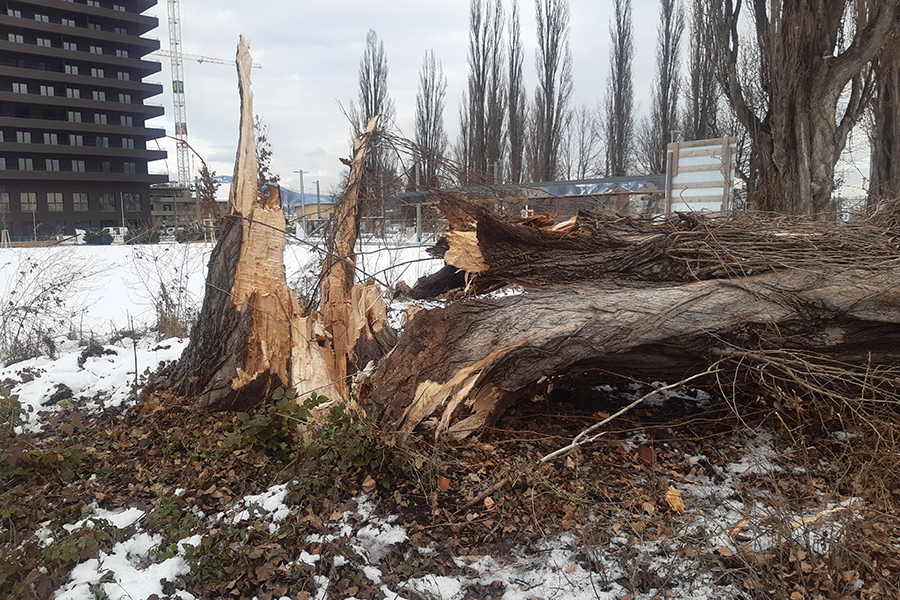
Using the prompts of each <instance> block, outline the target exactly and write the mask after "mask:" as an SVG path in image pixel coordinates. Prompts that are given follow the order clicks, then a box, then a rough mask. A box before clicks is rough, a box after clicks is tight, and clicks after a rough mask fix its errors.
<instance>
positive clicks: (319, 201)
mask: <svg viewBox="0 0 900 600" xmlns="http://www.w3.org/2000/svg"><path fill="white" fill-rule="evenodd" d="M321 218H322V196H320V195H319V180H318V179H316V221H319V220H321ZM316 224H317V225H318V223H316Z"/></svg>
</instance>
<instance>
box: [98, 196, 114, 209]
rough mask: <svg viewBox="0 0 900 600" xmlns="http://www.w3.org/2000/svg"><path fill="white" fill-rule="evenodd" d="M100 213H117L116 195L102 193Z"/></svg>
mask: <svg viewBox="0 0 900 600" xmlns="http://www.w3.org/2000/svg"><path fill="white" fill-rule="evenodd" d="M98 199H99V204H100V212H115V210H116V195H115V194H112V193H109V192H102V193H101V194H100V196H99V198H98Z"/></svg>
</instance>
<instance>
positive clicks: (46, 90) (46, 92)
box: [41, 85, 56, 96]
mask: <svg viewBox="0 0 900 600" xmlns="http://www.w3.org/2000/svg"><path fill="white" fill-rule="evenodd" d="M55 92H56V90H54V89H53V86H52V85H42V86H41V96H53V95H54V93H55Z"/></svg>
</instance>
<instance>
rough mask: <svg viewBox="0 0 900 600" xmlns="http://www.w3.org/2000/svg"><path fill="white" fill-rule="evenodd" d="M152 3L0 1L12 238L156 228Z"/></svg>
mask: <svg viewBox="0 0 900 600" xmlns="http://www.w3.org/2000/svg"><path fill="white" fill-rule="evenodd" d="M155 5H156V0H4V1H3V2H2V5H0V229H5V230H7V232H8V236H9V237H10V238H11V239H12V240H13V241H15V240H17V239H25V240H27V239H36V238H41V237H48V236H51V235H58V234H69V235H71V234H74V233H75V229H76V228H78V229H92V228H99V227H109V226H119V225H122V224H123V222H124V224H126V225H131V226H135V225H138V224H146V225H149V224H150V221H151V218H150V184H151V183H162V182H165V181H167V180H168V177H167V176H165V175H150V174H149V172H148V163H149V162H150V161H154V160H159V159H162V158H165V156H166V153H165V152H164V151H162V150H149V149H147V142H148V141H150V140H154V139H157V138H161V137H163V136H164V135H165V130H164V129H154V128H148V127H146V126H145V122H146V121H147V120H148V119H150V118H153V117H157V116H160V115H162V114H163V108H162V106H154V105H150V104H147V103H146V100H147V99H148V98H151V97H153V96H157V95H159V94H161V93H162V91H163V88H162V86H161V85H159V84H157V83H145V82H144V81H143V79H144V78H145V77H147V76H149V75H152V74H154V73H157V72H159V71H160V69H161V66H160V64H159V63H158V62H154V61H149V60H144V59H143V57H144V56H146V55H147V54H148V53H150V52H153V51H154V50H157V49H158V48H159V41H158V40H153V39H149V38H145V37H141V36H142V35H144V34H145V33H147V32H148V31H150V30H152V29H154V28H155V27H156V26H157V24H158V20H157V18H156V17H152V16H146V15H143V14H141V13H143V12H144V11H146V10H147V9H149V8H151V7H153V6H155Z"/></svg>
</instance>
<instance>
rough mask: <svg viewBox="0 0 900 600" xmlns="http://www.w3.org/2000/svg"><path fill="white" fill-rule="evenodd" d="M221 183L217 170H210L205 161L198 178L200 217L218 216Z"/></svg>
mask: <svg viewBox="0 0 900 600" xmlns="http://www.w3.org/2000/svg"><path fill="white" fill-rule="evenodd" d="M257 148H258V147H257ZM221 185H222V182H221V181H219V180H218V179H216V172H215V171H210V170H209V167H208V166H207V164H206V162H205V161H204V162H203V167H202V168H201V169H200V179H198V180H197V204H198V205H199V206H198V208H199V209H200V215H199V216H200V218H206V219H211V218H214V217H216V216H218V210H217V205H216V192H218V190H219V186H221Z"/></svg>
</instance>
